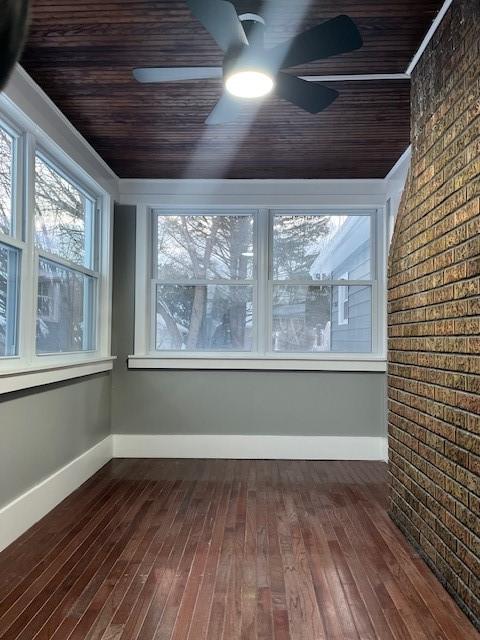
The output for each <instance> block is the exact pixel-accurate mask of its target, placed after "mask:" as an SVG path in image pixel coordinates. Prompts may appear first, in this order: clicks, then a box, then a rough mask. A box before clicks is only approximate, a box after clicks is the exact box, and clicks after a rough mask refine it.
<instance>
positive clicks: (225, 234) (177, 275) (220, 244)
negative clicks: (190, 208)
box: [157, 215, 254, 280]
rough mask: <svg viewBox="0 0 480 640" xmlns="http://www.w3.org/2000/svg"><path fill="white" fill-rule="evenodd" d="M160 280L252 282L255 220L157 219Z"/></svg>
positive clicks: (207, 218)
mask: <svg viewBox="0 0 480 640" xmlns="http://www.w3.org/2000/svg"><path fill="white" fill-rule="evenodd" d="M157 221H158V222H157V256H158V258H157V278H158V280H175V279H187V278H188V279H207V278H208V279H215V278H221V279H227V280H249V279H251V278H253V271H254V266H253V265H254V248H253V216H251V215H246V216H215V215H212V216H204V215H191V216H187V215H185V216H174V215H167V216H164V215H158V216H157Z"/></svg>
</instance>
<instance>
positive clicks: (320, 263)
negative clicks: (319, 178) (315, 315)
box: [310, 216, 372, 353]
mask: <svg viewBox="0 0 480 640" xmlns="http://www.w3.org/2000/svg"><path fill="white" fill-rule="evenodd" d="M369 249H370V218H369V217H367V216H351V217H348V218H347V219H346V221H345V223H344V224H343V225H341V226H340V227H339V228H338V231H337V233H336V234H335V235H334V236H333V237H332V238H331V239H330V240H329V241H328V242H327V244H326V245H325V246H324V248H323V251H322V253H321V255H319V256H318V257H317V259H316V260H315V261H314V262H313V264H312V266H311V268H310V274H311V276H312V278H314V279H317V278H318V277H319V276H318V274H328V277H329V278H330V279H332V280H346V279H348V280H370V279H371V274H370V270H371V265H370V251H369ZM371 318H372V292H371V287H370V286H366V285H364V286H345V287H341V286H339V287H333V289H332V301H331V322H330V349H331V351H336V352H349V353H356V352H368V351H370V350H371V341H372V337H371V333H372V328H371V326H372V320H371Z"/></svg>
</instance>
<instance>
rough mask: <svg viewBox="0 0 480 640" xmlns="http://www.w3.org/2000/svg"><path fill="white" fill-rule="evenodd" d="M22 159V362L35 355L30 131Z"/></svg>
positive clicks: (34, 267)
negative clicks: (23, 244) (23, 242)
mask: <svg viewBox="0 0 480 640" xmlns="http://www.w3.org/2000/svg"><path fill="white" fill-rule="evenodd" d="M23 152H24V158H23V163H22V171H21V176H22V178H23V180H22V182H23V184H22V193H23V198H22V201H23V202H24V214H23V239H24V241H25V248H24V250H23V251H22V264H21V267H20V273H21V286H20V309H21V312H20V322H19V324H20V328H19V334H20V345H19V355H20V358H21V359H22V360H24V361H25V363H26V364H30V363H31V362H32V361H33V359H34V357H35V338H36V305H35V300H36V297H37V272H38V265H37V264H36V262H37V256H36V252H35V242H34V238H35V229H34V225H35V219H34V213H35V138H34V136H33V135H32V134H31V133H26V134H25V136H24V145H23Z"/></svg>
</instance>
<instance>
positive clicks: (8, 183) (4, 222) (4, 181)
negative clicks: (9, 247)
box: [0, 122, 17, 235]
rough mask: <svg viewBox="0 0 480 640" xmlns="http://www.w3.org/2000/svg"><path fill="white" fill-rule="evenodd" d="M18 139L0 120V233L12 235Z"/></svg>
mask: <svg viewBox="0 0 480 640" xmlns="http://www.w3.org/2000/svg"><path fill="white" fill-rule="evenodd" d="M16 146H17V145H16V139H15V136H14V135H13V134H12V133H10V132H9V130H8V129H7V127H6V125H3V124H2V123H1V122H0V233H3V234H5V235H10V234H11V233H12V226H13V224H12V223H13V205H14V186H15V177H14V168H15V156H16Z"/></svg>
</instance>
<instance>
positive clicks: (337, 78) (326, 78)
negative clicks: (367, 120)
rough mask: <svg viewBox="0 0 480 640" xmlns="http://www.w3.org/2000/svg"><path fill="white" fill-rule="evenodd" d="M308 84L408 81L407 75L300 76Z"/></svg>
mask: <svg viewBox="0 0 480 640" xmlns="http://www.w3.org/2000/svg"><path fill="white" fill-rule="evenodd" d="M300 78H301V79H302V80H307V81H308V82H350V81H354V82H368V81H369V80H409V79H410V76H409V75H408V74H407V73H361V74H351V75H346V74H345V75H338V76H300Z"/></svg>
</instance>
